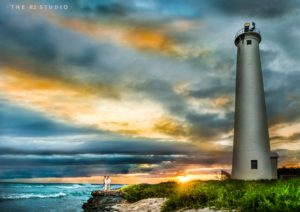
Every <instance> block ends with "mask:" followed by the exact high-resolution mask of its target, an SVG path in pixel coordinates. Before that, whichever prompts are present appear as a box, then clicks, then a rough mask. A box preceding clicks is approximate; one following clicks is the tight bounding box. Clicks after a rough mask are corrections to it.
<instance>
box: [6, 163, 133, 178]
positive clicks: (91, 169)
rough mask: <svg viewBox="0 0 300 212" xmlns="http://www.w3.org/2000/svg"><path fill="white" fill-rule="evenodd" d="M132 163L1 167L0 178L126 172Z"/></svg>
mask: <svg viewBox="0 0 300 212" xmlns="http://www.w3.org/2000/svg"><path fill="white" fill-rule="evenodd" d="M132 166H133V165H126V164H124V165H111V166H106V165H97V166H95V165H94V164H93V165H73V166H30V165H28V166H25V167H24V166H23V167H22V166H19V167H2V169H1V173H0V178H1V179H9V178H35V177H82V176H95V175H105V174H107V173H110V174H127V173H128V172H129V170H130V168H131V167H132Z"/></svg>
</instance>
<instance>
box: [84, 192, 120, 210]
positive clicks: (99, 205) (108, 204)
mask: <svg viewBox="0 0 300 212" xmlns="http://www.w3.org/2000/svg"><path fill="white" fill-rule="evenodd" d="M120 203H125V199H124V193H123V192H121V191H100V190H99V191H93V192H92V197H91V198H90V199H89V200H88V201H87V202H86V203H84V204H83V205H82V208H83V210H84V211H85V212H96V211H101V212H106V211H119V210H117V209H115V208H113V206H115V205H116V204H120Z"/></svg>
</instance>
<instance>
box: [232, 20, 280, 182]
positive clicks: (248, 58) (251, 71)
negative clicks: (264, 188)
mask: <svg viewBox="0 0 300 212" xmlns="http://www.w3.org/2000/svg"><path fill="white" fill-rule="evenodd" d="M260 42H261V35H260V32H259V31H258V29H256V27H255V23H252V26H251V25H250V23H245V25H244V28H243V29H241V30H240V31H238V33H237V34H236V36H235V41H234V43H235V45H236V47H237V63H236V90H235V92H236V93H235V119H234V143H233V161H232V174H231V178H232V179H240V180H261V179H276V178H277V172H276V171H277V165H276V166H274V164H277V157H274V154H272V155H271V152H270V142H269V132H268V120H267V113H266V105H265V95H264V86H263V76H262V70H261V62H260V53H259V44H260ZM274 160H276V161H275V162H274ZM275 169H276V170H275Z"/></svg>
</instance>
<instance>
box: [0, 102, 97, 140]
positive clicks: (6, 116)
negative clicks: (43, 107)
mask: <svg viewBox="0 0 300 212" xmlns="http://www.w3.org/2000/svg"><path fill="white" fill-rule="evenodd" d="M0 119H1V122H0V134H1V135H6V136H21V137H22V136H25V137H26V136H28V137H35V136H54V135H72V134H88V133H95V132H97V130H94V129H91V128H87V127H83V126H78V125H71V124H70V123H67V122H62V121H58V120H56V119H55V118H54V117H51V116H49V115H48V116H47V115H46V114H44V113H38V112H36V111H33V110H29V109H24V108H22V107H20V106H17V105H15V104H12V103H8V102H7V101H5V102H4V101H3V100H0ZM2 142H3V141H2Z"/></svg>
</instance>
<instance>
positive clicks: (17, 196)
mask: <svg viewBox="0 0 300 212" xmlns="http://www.w3.org/2000/svg"><path fill="white" fill-rule="evenodd" d="M64 196H66V194H65V193H63V192H59V193H55V194H32V193H31V194H8V195H1V196H0V199H30V198H57V197H64Z"/></svg>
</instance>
